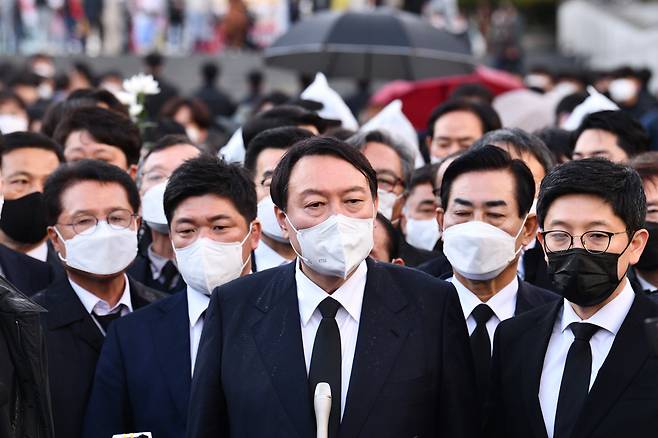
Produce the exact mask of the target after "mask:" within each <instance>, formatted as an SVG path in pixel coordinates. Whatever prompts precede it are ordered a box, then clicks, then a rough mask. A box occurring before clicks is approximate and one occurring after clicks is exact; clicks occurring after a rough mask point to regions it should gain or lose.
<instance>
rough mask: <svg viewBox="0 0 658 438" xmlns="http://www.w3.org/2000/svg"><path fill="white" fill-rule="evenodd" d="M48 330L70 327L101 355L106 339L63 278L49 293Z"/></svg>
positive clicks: (66, 280)
mask: <svg viewBox="0 0 658 438" xmlns="http://www.w3.org/2000/svg"><path fill="white" fill-rule="evenodd" d="M47 295H48V308H49V310H50V312H48V328H50V329H55V328H61V327H64V326H70V327H71V331H72V332H73V333H74V334H75V336H76V337H78V338H80V339H81V340H82V341H83V342H85V343H86V344H88V345H89V346H90V347H91V348H92V349H93V350H94V351H95V352H96V353H100V351H101V347H102V346H103V341H104V340H105V338H104V337H103V335H102V334H101V331H100V329H99V328H98V326H97V325H96V323H95V322H94V321H93V320H92V319H91V315H89V313H87V310H86V309H85V308H84V306H83V305H82V303H81V302H80V299H79V298H78V296H77V295H76V294H75V291H74V290H73V288H72V287H71V283H69V279H68V277H64V278H61V279H60V280H59V281H58V282H57V283H55V284H54V285H53V286H52V287H51V288H50V289H49V290H48V292H47Z"/></svg>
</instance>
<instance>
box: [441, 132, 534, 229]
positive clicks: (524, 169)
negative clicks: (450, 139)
mask: <svg viewBox="0 0 658 438" xmlns="http://www.w3.org/2000/svg"><path fill="white" fill-rule="evenodd" d="M490 170H503V171H508V172H510V173H511V174H512V175H513V177H514V182H515V186H516V187H515V192H516V203H517V205H518V209H519V211H518V213H519V217H524V216H525V215H526V214H528V212H529V211H530V208H531V207H532V202H533V200H534V198H535V180H534V179H533V178H532V172H530V169H528V166H526V165H525V163H524V162H523V161H521V160H515V159H512V157H510V155H509V154H508V153H507V152H506V151H504V150H503V149H501V148H499V147H497V146H494V145H486V146H483V147H481V148H478V149H471V150H469V151H467V152H465V153H464V154H463V155H462V156H460V157H458V158H457V159H455V161H453V162H452V163H450V165H449V166H448V168H447V169H446V172H445V174H444V175H443V180H442V181H441V205H442V206H443V208H444V209H445V208H447V206H448V200H449V199H450V191H451V189H452V184H453V183H454V182H455V180H456V179H457V178H458V177H459V176H461V175H464V174H466V173H471V172H486V171H490Z"/></svg>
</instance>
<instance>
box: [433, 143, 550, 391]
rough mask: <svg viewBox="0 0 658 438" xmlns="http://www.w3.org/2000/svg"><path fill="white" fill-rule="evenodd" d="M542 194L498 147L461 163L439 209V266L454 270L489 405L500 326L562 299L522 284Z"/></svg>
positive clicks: (449, 176) (448, 179)
mask: <svg viewBox="0 0 658 438" xmlns="http://www.w3.org/2000/svg"><path fill="white" fill-rule="evenodd" d="M534 186H535V184H534V181H533V178H532V173H530V170H529V169H528V167H527V166H526V165H525V164H524V163H523V162H522V161H520V160H513V159H512V158H511V157H510V155H509V154H508V153H507V152H505V151H504V150H502V149H499V148H497V147H495V146H485V147H482V148H479V149H474V150H471V151H469V152H466V153H465V154H463V155H461V156H460V157H458V158H456V159H455V160H454V161H453V162H452V163H451V164H450V165H449V166H448V168H447V169H446V171H445V174H444V176H443V180H442V183H441V205H442V206H444V207H442V208H439V209H437V220H438V223H439V227H440V228H441V229H442V230H443V242H444V245H443V251H444V254H445V256H446V259H447V260H448V262H449V266H445V264H444V263H441V260H440V259H439V260H435V261H434V262H433V264H434V265H437V266H440V265H444V267H445V268H446V269H449V270H448V272H446V273H444V275H445V277H446V278H447V279H448V280H449V281H450V282H452V283H453V284H454V285H455V288H456V289H457V293H458V295H459V301H460V303H461V307H462V310H463V314H464V317H465V319H466V325H467V327H468V332H469V335H470V342H471V350H472V353H473V358H474V361H475V370H476V377H477V382H478V387H479V388H478V389H479V395H480V400H481V402H482V403H484V400H485V398H486V391H487V388H488V384H489V374H490V361H491V348H492V340H493V337H494V333H495V330H496V327H497V326H498V324H499V323H500V322H501V321H504V320H506V319H508V318H511V317H513V316H514V315H518V314H520V313H523V312H525V311H527V310H529V309H531V308H533V307H536V306H539V305H542V304H544V303H546V302H549V301H553V300H556V299H557V298H558V296H557V295H555V294H554V293H552V292H549V291H548V290H545V289H540V288H538V287H535V286H532V285H531V284H529V283H526V282H524V281H521V280H520V279H519V278H518V276H517V271H518V265H519V263H518V260H519V254H520V253H521V250H522V248H523V247H524V246H525V245H527V244H528V243H530V242H531V241H532V240H533V239H534V237H535V235H536V232H537V220H536V217H535V215H534V214H530V213H529V212H530V207H531V205H532V200H533V198H534V193H535V187H534ZM428 271H430V272H431V271H436V269H435V267H432V266H430V269H428Z"/></svg>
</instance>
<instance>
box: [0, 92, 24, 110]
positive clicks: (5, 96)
mask: <svg viewBox="0 0 658 438" xmlns="http://www.w3.org/2000/svg"><path fill="white" fill-rule="evenodd" d="M6 102H14V103H15V104H16V105H18V106H19V107H20V108H21V109H22V110H23V111H25V112H27V105H26V104H25V101H23V99H21V97H20V96H19V95H18V94H16V93H14V92H13V91H11V90H4V91H0V104H4V103H6Z"/></svg>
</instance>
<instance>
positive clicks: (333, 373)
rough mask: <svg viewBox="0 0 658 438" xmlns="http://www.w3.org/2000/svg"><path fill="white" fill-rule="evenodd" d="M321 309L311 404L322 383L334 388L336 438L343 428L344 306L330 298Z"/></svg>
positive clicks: (310, 376)
mask: <svg viewBox="0 0 658 438" xmlns="http://www.w3.org/2000/svg"><path fill="white" fill-rule="evenodd" d="M318 308H319V309H320V313H321V314H322V321H320V326H319V327H318V331H317V333H316V334H315V342H314V343H313V355H312V356H311V366H310V369H309V373H308V382H309V385H310V391H311V400H313V395H314V393H315V387H316V386H317V384H318V383H320V382H326V383H328V384H329V386H330V387H331V414H330V415H329V438H334V437H336V436H337V435H338V425H339V424H340V391H341V386H340V385H341V377H340V376H341V353H340V331H339V330H338V324H336V312H338V309H339V308H340V303H339V302H338V301H336V300H334V299H333V298H331V297H327V298H325V299H324V300H323V301H322V302H321V303H320V304H319V305H318Z"/></svg>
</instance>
